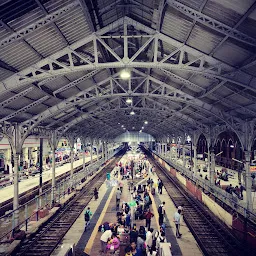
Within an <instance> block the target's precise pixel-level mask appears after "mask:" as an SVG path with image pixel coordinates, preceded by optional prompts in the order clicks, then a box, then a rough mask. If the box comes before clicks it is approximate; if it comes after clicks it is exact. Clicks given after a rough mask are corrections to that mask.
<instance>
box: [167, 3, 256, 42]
mask: <svg viewBox="0 0 256 256" xmlns="http://www.w3.org/2000/svg"><path fill="white" fill-rule="evenodd" d="M167 3H168V4H169V5H170V6H171V7H173V8H174V9H176V10H178V11H180V12H181V13H183V14H185V15H186V16H188V17H190V18H191V19H193V20H195V21H197V22H199V23H201V24H203V25H205V26H207V27H209V28H211V29H213V30H215V31H217V32H219V33H221V34H223V35H225V36H228V37H232V38H234V39H236V40H238V41H240V42H243V43H246V44H249V45H252V46H254V47H255V46H256V39H255V38H253V37H250V36H248V35H246V34H244V33H242V32H241V31H239V30H237V29H235V28H232V27H230V26H228V25H226V24H224V23H222V22H220V21H217V20H215V19H213V18H211V17H209V16H207V15H205V14H202V13H201V12H199V11H196V10H194V9H192V8H190V7H188V6H186V5H184V4H181V3H180V2H178V1H175V0H167Z"/></svg>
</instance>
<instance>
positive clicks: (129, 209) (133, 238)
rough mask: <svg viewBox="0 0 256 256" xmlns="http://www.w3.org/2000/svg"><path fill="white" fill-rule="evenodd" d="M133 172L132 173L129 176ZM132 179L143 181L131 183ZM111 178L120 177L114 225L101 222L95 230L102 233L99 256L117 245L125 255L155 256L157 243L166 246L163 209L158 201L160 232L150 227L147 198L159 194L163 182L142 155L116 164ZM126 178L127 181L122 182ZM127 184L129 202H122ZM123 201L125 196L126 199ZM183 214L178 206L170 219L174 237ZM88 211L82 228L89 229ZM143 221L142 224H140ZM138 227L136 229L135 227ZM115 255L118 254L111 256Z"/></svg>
mask: <svg viewBox="0 0 256 256" xmlns="http://www.w3.org/2000/svg"><path fill="white" fill-rule="evenodd" d="M132 173H133V174H132ZM132 175H134V178H139V177H140V178H143V179H141V180H137V183H136V182H134V180H132V179H131V178H132ZM114 176H115V177H120V178H121V180H119V181H118V186H117V188H116V193H115V199H116V221H115V223H108V222H104V223H103V224H102V225H100V226H99V227H98V230H99V232H102V234H101V237H100V243H101V255H109V254H108V253H109V252H111V253H113V254H115V252H118V251H119V249H120V246H121V245H124V244H126V246H125V256H157V255H158V251H159V248H160V245H161V243H166V242H167V239H166V223H165V222H166V218H165V216H166V209H165V206H166V204H165V202H162V203H161V204H160V205H159V206H158V208H157V212H158V220H157V221H158V224H159V227H160V229H159V230H158V229H154V228H153V227H152V223H151V222H152V219H153V218H154V217H155V214H156V213H154V212H153V210H152V206H151V205H152V200H153V199H151V197H152V196H154V195H155V193H156V191H157V192H158V194H159V195H160V194H162V193H163V187H164V184H163V181H162V180H161V179H158V178H157V177H156V175H155V167H154V166H152V165H151V164H150V163H149V161H148V160H147V159H146V158H145V156H143V158H142V159H139V160H138V162H135V161H127V162H126V163H121V162H120V163H118V164H116V168H115V170H114ZM125 179H129V181H127V183H126V181H124V180H125ZM126 184H127V185H128V188H129V192H130V195H128V197H130V198H131V200H133V201H132V202H134V204H131V202H125V201H124V200H123V199H124V196H123V187H124V185H126ZM94 195H95V200H96V199H97V198H98V191H97V189H96V188H95V190H94ZM126 198H127V197H126ZM182 213H183V206H180V207H179V208H178V209H177V211H176V212H175V214H174V216H173V218H174V219H173V221H174V224H175V227H176V237H177V238H180V237H181V236H182V234H181V233H180V223H181V216H182ZM90 218H91V211H90V208H88V209H87V210H86V211H85V222H86V228H87V229H88V228H89V224H90ZM144 221H145V222H144ZM137 225H138V227H137ZM115 255H119V254H115Z"/></svg>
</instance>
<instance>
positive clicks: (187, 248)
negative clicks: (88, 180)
mask: <svg viewBox="0 0 256 256" xmlns="http://www.w3.org/2000/svg"><path fill="white" fill-rule="evenodd" d="M126 161H127V157H126V155H125V156H124V157H123V158H122V159H121V162H122V163H123V162H126ZM116 168H118V167H116ZM116 168H115V169H114V170H112V172H111V180H113V179H115V178H114V173H115V171H116V170H117V169H116ZM148 177H150V178H152V179H153V180H154V182H156V183H157V180H158V177H157V175H156V174H154V175H153V174H148V176H147V178H145V179H142V178H139V179H137V178H136V179H134V180H133V185H135V186H137V185H139V184H141V185H143V184H146V181H147V179H148ZM118 182H121V183H122V184H123V192H122V195H121V200H120V207H121V204H122V202H127V203H129V202H131V201H133V195H132V192H131V191H130V190H129V185H130V182H131V180H130V179H129V180H120V175H119V176H118ZM117 187H118V186H113V187H111V186H110V187H109V186H107V183H106V182H105V183H104V184H103V185H102V186H101V187H100V188H99V198H98V200H95V199H92V200H91V201H90V203H89V204H88V205H87V206H85V209H87V208H88V207H90V210H91V211H92V213H93V215H92V218H91V223H90V228H89V229H87V230H86V231H85V229H84V227H85V221H84V213H82V214H81V215H80V216H79V218H78V219H77V220H76V222H75V223H74V224H73V226H72V228H71V229H70V230H69V231H68V232H67V234H66V235H65V237H64V238H63V240H62V242H61V243H60V244H59V246H58V248H56V249H55V251H54V252H53V253H52V255H53V256H60V255H64V253H65V250H66V248H68V247H74V248H75V249H74V251H75V255H83V256H100V255H105V254H101V252H100V250H101V243H100V237H101V235H102V232H100V231H99V227H100V226H101V225H102V224H103V223H104V222H109V223H116V222H117V209H116V191H117ZM150 197H151V200H152V205H151V206H150V209H151V212H152V213H153V214H154V217H153V218H152V220H151V227H152V228H153V229H154V231H159V228H160V227H159V224H158V210H157V209H158V205H159V204H160V203H161V202H164V201H165V202H166V207H165V208H166V217H165V220H164V223H165V225H166V238H167V242H168V243H170V244H171V252H172V255H174V256H176V255H185V256H188V255H197V256H200V255H203V254H202V252H201V250H200V248H199V246H198V244H197V242H196V241H195V239H194V237H193V235H192V234H191V233H190V231H189V229H188V228H187V226H186V224H185V223H184V222H183V221H182V223H181V230H180V231H181V233H182V234H183V236H182V238H180V239H177V238H176V236H175V225H174V223H173V216H174V213H175V212H176V211H177V209H176V207H175V206H174V204H173V203H172V201H171V199H170V197H169V196H168V194H167V192H166V191H165V189H164V188H163V193H162V194H161V195H160V194H159V193H158V192H157V191H156V193H155V195H152V194H151V193H150ZM85 209H84V210H85ZM130 211H131V217H132V218H131V224H132V225H133V224H136V227H137V230H139V227H140V226H145V224H146V223H145V219H143V220H135V218H134V208H133V207H131V210H130ZM120 241H121V244H120V248H119V252H118V254H115V255H118V256H124V255H125V248H126V247H127V245H129V234H123V235H121V238H120ZM63 250H64V251H63ZM106 255H110V254H109V253H108V254H106Z"/></svg>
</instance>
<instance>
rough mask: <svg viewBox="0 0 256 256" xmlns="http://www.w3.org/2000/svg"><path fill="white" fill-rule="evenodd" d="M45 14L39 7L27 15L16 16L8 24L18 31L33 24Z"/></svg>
mask: <svg viewBox="0 0 256 256" xmlns="http://www.w3.org/2000/svg"><path fill="white" fill-rule="evenodd" d="M44 16H45V14H44V12H43V11H42V10H41V9H40V8H39V7H38V8H36V9H34V10H33V11H31V12H29V13H26V14H25V15H23V16H21V17H19V18H16V19H15V20H12V21H10V22H8V25H9V26H10V27H11V28H12V29H13V30H15V31H18V30H20V29H22V28H24V27H26V26H28V25H30V24H33V23H34V22H36V21H37V20H39V19H41V18H43V17H44Z"/></svg>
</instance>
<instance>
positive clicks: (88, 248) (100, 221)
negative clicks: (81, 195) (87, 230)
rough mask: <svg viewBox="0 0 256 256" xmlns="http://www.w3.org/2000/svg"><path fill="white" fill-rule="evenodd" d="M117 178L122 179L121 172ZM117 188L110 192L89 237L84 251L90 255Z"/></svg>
mask: <svg viewBox="0 0 256 256" xmlns="http://www.w3.org/2000/svg"><path fill="white" fill-rule="evenodd" d="M117 179H118V181H119V180H120V173H119V174H118V178H117ZM115 190H116V187H113V188H112V190H111V192H110V194H109V197H108V200H107V202H106V204H105V206H104V208H103V210H102V213H101V215H100V217H99V219H98V221H97V223H96V225H95V227H94V229H93V231H92V234H91V236H90V239H89V241H88V243H87V244H86V247H85V249H84V252H85V253H86V254H88V255H90V253H91V250H92V246H93V242H94V240H95V238H96V236H97V233H98V227H99V226H100V225H101V224H102V223H103V222H102V221H103V218H104V216H105V214H106V212H107V210H108V206H109V204H110V201H111V199H112V197H113V194H114V192H115Z"/></svg>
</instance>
